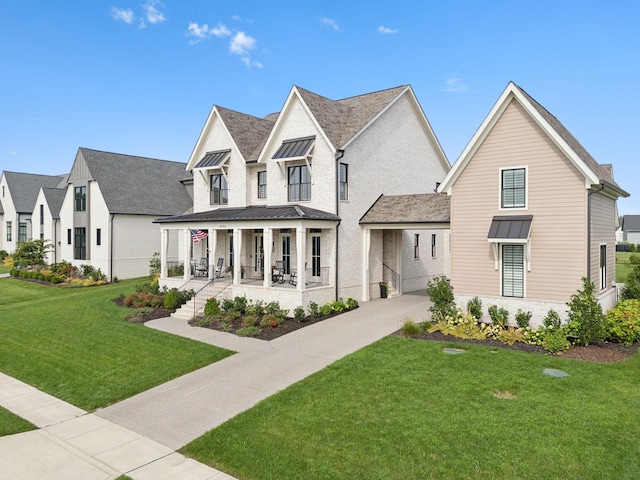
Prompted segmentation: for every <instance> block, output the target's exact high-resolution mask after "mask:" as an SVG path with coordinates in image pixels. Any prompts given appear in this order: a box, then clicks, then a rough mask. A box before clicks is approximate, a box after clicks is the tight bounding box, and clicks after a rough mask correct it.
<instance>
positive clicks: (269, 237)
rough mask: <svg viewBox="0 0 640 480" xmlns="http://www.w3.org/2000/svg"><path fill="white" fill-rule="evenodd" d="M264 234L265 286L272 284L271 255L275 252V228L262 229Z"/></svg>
mask: <svg viewBox="0 0 640 480" xmlns="http://www.w3.org/2000/svg"><path fill="white" fill-rule="evenodd" d="M262 231H263V235H264V239H263V242H264V265H263V267H264V281H263V285H264V288H269V287H270V286H271V255H272V252H273V228H265V229H263V230H262Z"/></svg>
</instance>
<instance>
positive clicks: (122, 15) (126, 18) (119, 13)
mask: <svg viewBox="0 0 640 480" xmlns="http://www.w3.org/2000/svg"><path fill="white" fill-rule="evenodd" d="M111 16H112V17H113V19H114V20H118V21H121V22H124V23H128V24H129V25H131V24H132V23H133V21H134V20H135V19H136V15H135V14H134V13H133V10H125V9H123V8H116V7H113V8H111Z"/></svg>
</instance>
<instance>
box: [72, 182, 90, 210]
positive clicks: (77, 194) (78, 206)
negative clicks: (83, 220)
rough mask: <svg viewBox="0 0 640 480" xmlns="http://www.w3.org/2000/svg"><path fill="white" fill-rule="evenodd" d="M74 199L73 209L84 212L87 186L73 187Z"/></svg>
mask: <svg viewBox="0 0 640 480" xmlns="http://www.w3.org/2000/svg"><path fill="white" fill-rule="evenodd" d="M73 193H74V199H75V209H74V210H75V211H76V212H85V211H86V210H87V187H75V188H74V189H73Z"/></svg>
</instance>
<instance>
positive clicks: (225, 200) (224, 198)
mask: <svg viewBox="0 0 640 480" xmlns="http://www.w3.org/2000/svg"><path fill="white" fill-rule="evenodd" d="M209 179H210V180H209V181H210V186H211V202H210V203H211V205H228V204H229V189H228V187H227V179H226V178H225V176H224V175H223V174H221V173H219V174H214V175H211V176H210V177H209Z"/></svg>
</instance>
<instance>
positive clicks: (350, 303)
mask: <svg viewBox="0 0 640 480" xmlns="http://www.w3.org/2000/svg"><path fill="white" fill-rule="evenodd" d="M347 308H348V309H349V310H352V309H354V308H358V301H357V300H356V299H355V298H351V297H348V298H347Z"/></svg>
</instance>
